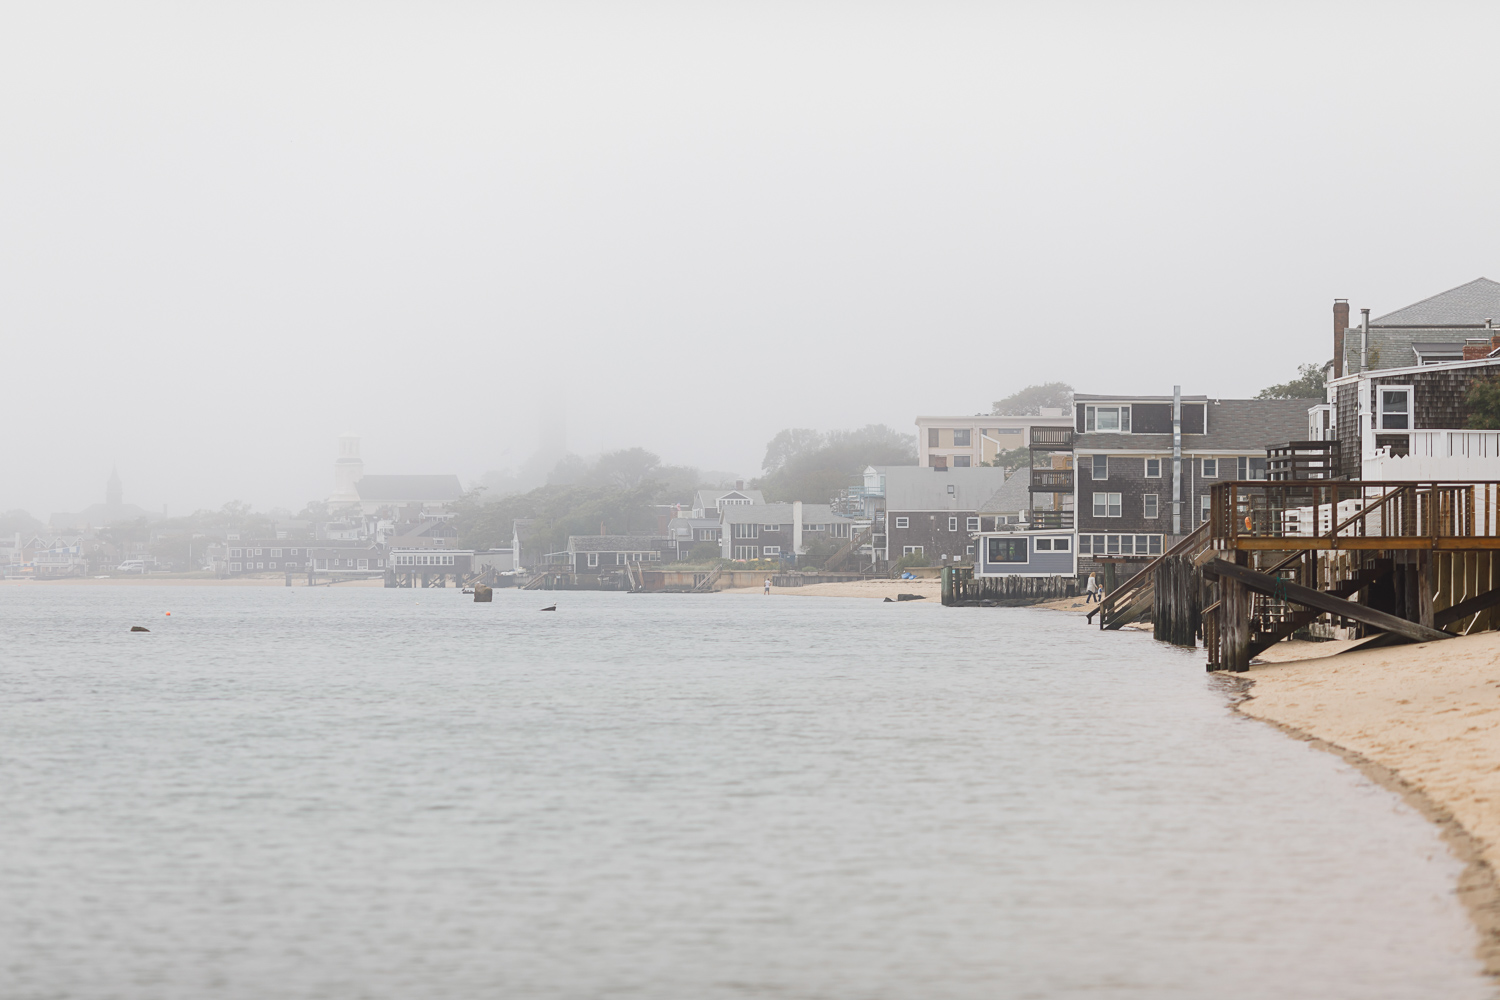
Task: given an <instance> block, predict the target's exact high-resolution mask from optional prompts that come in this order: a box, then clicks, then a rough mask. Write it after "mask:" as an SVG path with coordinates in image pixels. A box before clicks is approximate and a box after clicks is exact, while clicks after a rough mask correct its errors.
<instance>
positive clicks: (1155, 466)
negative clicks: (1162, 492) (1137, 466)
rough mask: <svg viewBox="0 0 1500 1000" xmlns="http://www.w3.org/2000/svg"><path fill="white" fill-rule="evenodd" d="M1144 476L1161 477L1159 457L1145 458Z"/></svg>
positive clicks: (1148, 477) (1150, 477)
mask: <svg viewBox="0 0 1500 1000" xmlns="http://www.w3.org/2000/svg"><path fill="white" fill-rule="evenodd" d="M1146 478H1147V479H1160V478H1161V459H1159V458H1148V459H1146Z"/></svg>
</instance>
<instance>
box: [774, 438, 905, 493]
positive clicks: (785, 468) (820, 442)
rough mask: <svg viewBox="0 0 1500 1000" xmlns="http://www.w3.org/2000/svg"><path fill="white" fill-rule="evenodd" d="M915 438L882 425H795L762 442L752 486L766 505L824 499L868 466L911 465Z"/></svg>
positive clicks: (844, 485) (847, 483) (836, 491)
mask: <svg viewBox="0 0 1500 1000" xmlns="http://www.w3.org/2000/svg"><path fill="white" fill-rule="evenodd" d="M916 461H917V446H916V439H915V437H914V436H913V435H911V434H903V433H902V432H900V431H897V430H895V429H893V428H890V427H887V426H885V425H884V424H870V425H869V426H867V427H861V428H859V429H858V430H852V431H827V432H823V431H814V430H808V429H807V428H793V429H789V430H784V431H782V432H781V433H779V434H777V435H776V436H775V437H774V438H772V439H771V440H770V442H769V443H768V444H767V445H766V458H765V461H764V462H763V463H762V464H761V468H763V469H764V470H765V473H766V474H765V475H764V476H762V477H761V478H760V479H758V480H756V481H755V482H754V483H753V484H752V485H754V486H755V487H756V488H757V489H760V490H762V491H763V492H764V493H765V495H766V500H767V502H769V503H777V502H786V501H791V500H802V501H804V502H807V503H827V502H828V501H829V500H830V499H832V498H833V497H834V496H835V495H836V494H837V493H838V492H839V490H841V489H843V488H844V487H846V486H848V485H849V483H850V481H851V480H853V479H854V478H855V477H856V476H858V475H859V474H860V473H862V472H863V471H864V470H865V466H867V465H915V464H916Z"/></svg>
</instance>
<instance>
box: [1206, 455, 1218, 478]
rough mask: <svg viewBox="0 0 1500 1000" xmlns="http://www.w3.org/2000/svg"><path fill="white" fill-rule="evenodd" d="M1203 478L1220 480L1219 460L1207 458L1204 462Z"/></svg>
mask: <svg viewBox="0 0 1500 1000" xmlns="http://www.w3.org/2000/svg"><path fill="white" fill-rule="evenodd" d="M1203 478H1204V479H1218V478H1219V460H1218V459H1217V458H1205V459H1204V460H1203Z"/></svg>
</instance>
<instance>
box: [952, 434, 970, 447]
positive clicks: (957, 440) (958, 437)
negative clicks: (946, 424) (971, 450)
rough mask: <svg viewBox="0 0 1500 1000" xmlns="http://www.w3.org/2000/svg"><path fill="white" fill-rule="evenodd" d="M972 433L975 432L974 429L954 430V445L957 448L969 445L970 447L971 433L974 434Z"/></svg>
mask: <svg viewBox="0 0 1500 1000" xmlns="http://www.w3.org/2000/svg"><path fill="white" fill-rule="evenodd" d="M972 434H973V431H967V430H963V431H954V432H953V447H955V448H967V447H969V444H970V440H971V439H970V435H972Z"/></svg>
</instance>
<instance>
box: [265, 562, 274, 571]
mask: <svg viewBox="0 0 1500 1000" xmlns="http://www.w3.org/2000/svg"><path fill="white" fill-rule="evenodd" d="M275 568H276V563H274V562H268V563H266V569H275Z"/></svg>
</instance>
